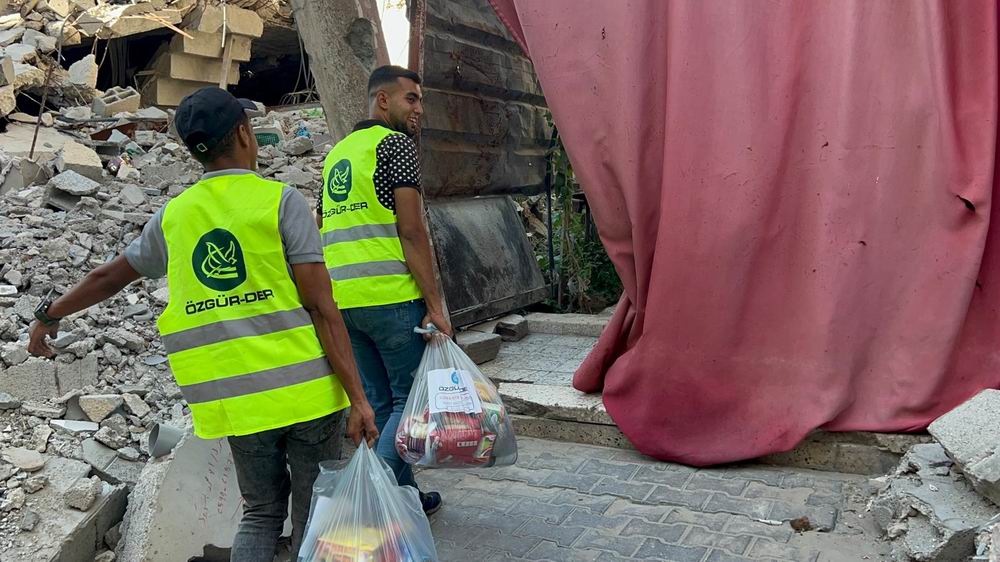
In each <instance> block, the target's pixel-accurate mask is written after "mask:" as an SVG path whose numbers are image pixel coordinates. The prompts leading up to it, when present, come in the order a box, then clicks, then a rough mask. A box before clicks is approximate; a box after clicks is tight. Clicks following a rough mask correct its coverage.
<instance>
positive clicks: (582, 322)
mask: <svg viewBox="0 0 1000 562" xmlns="http://www.w3.org/2000/svg"><path fill="white" fill-rule="evenodd" d="M527 320H528V331H530V332H531V333H532V334H555V335H557V336H590V337H597V336H600V335H601V332H602V331H604V326H606V325H607V323H608V318H607V317H602V316H597V315H593V314H549V313H543V312H536V313H534V314H529V315H528V316H527Z"/></svg>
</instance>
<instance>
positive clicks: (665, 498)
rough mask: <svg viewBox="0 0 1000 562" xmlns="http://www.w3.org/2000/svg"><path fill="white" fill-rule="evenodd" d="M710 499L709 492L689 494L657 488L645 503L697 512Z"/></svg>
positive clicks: (673, 489) (664, 487)
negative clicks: (689, 509) (681, 507)
mask: <svg viewBox="0 0 1000 562" xmlns="http://www.w3.org/2000/svg"><path fill="white" fill-rule="evenodd" d="M710 497H712V494H710V493H709V492H689V491H687V490H678V489H677V488H671V487H670V486H657V487H656V488H655V489H654V490H653V492H652V493H651V494H649V496H648V497H647V498H646V500H645V501H646V503H652V504H667V505H680V506H683V507H690V508H691V509H695V510H697V509H699V508H701V506H702V505H703V504H704V503H705V502H706V501H708V499H709V498H710Z"/></svg>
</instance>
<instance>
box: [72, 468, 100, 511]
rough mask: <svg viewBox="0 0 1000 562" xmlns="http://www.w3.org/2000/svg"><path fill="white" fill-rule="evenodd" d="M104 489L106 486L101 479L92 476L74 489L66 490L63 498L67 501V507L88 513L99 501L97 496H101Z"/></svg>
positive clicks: (77, 484) (78, 483)
mask: <svg viewBox="0 0 1000 562" xmlns="http://www.w3.org/2000/svg"><path fill="white" fill-rule="evenodd" d="M103 489H104V484H103V483H102V482H101V479H100V478H98V477H97V476H91V477H90V478H87V479H85V480H80V481H79V482H77V483H76V484H75V485H74V486H73V487H72V488H70V489H69V490H66V493H65V494H64V495H63V497H64V498H65V500H66V506H67V507H72V508H73V509H78V510H80V511H87V510H88V509H90V507H91V506H92V505H94V502H95V501H97V496H99V495H101V490H103Z"/></svg>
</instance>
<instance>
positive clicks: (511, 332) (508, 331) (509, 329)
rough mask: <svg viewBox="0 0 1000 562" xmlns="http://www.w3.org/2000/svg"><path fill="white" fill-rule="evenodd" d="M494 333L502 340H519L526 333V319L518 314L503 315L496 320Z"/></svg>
mask: <svg viewBox="0 0 1000 562" xmlns="http://www.w3.org/2000/svg"><path fill="white" fill-rule="evenodd" d="M496 333H497V334H499V335H500V337H501V338H502V339H503V341H521V340H522V339H524V337H525V336H527V335H528V333H529V332H528V320H527V319H526V318H525V317H524V316H521V315H520V314H511V315H509V316H504V317H503V318H501V319H500V320H499V321H498V322H497V327H496Z"/></svg>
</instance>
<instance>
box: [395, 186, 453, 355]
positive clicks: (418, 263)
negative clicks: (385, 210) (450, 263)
mask: <svg viewBox="0 0 1000 562" xmlns="http://www.w3.org/2000/svg"><path fill="white" fill-rule="evenodd" d="M395 195H396V221H397V224H396V227H397V229H398V231H399V241H400V243H401V244H402V246H403V255H404V256H405V257H406V265H407V267H409V269H410V273H411V274H412V275H413V278H414V279H415V280H416V282H417V285H418V286H419V287H420V292H421V293H423V295H424V302H426V303H427V317H425V318H424V321H423V324H427V323H428V322H431V323H433V324H434V325H435V326H437V328H438V329H439V330H441V331H442V332H444V333H445V334H448V335H449V336H450V335H451V322H450V321H449V320H448V318H447V317H445V314H444V305H443V303H442V301H441V293H440V292H439V291H438V286H437V281H436V280H435V279H434V265H433V262H432V260H433V259H434V253H433V252H432V251H431V241H430V238H428V236H427V225H426V223H425V222H424V201H423V196H421V194H420V190H418V189H410V188H405V187H404V188H397V189H396V190H395Z"/></svg>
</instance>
